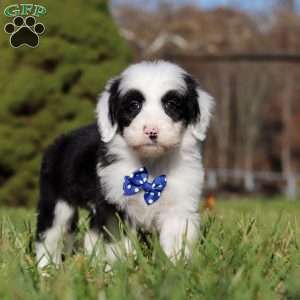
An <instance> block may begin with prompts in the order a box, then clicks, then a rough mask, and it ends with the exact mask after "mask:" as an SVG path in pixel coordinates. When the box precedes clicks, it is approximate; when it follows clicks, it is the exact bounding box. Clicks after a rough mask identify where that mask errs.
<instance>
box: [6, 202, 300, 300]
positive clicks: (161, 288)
mask: <svg viewBox="0 0 300 300" xmlns="http://www.w3.org/2000/svg"><path fill="white" fill-rule="evenodd" d="M299 220H300V205H299V202H298V203H297V202H294V203H291V202H285V201H281V202H279V201H278V202H277V201H276V202H275V201H264V202H258V201H255V200H251V201H241V200H240V201H239V202H237V201H235V202H233V201H226V202H225V201H224V203H221V202H217V205H216V208H215V210H214V211H212V212H210V213H203V214H202V228H201V239H199V242H198V244H197V245H196V246H195V249H194V251H193V255H192V258H191V261H189V262H188V263H185V261H183V260H179V261H178V262H177V264H176V265H173V264H172V263H171V262H170V261H169V260H168V259H167V258H166V257H165V255H164V253H163V252H162V250H161V248H160V247H159V244H158V239H157V238H156V237H155V236H154V237H153V238H149V243H150V245H151V247H150V248H149V247H146V245H144V244H142V243H137V242H136V240H133V241H134V244H135V248H136V252H137V259H136V260H134V259H133V257H131V256H130V257H125V256H123V255H121V257H120V259H119V260H118V261H117V262H116V263H115V265H114V266H113V268H112V270H111V271H109V272H104V261H103V257H98V258H96V257H93V258H90V257H87V256H85V255H84V251H83V249H82V247H81V246H79V249H78V251H77V253H76V255H74V256H71V257H67V258H66V260H65V262H64V264H63V266H62V267H61V268H60V269H56V268H55V267H54V266H50V267H48V268H47V269H44V270H43V271H42V273H41V274H40V273H39V271H38V270H37V268H36V263H35V258H34V255H33V250H32V243H31V242H30V241H32V239H33V236H34V213H32V212H31V211H26V210H24V209H4V208H2V210H0V229H1V230H0V245H1V247H0V282H1V284H0V299H22V300H27V299H28V300H29V299H30V300H34V299H48V300H56V299H59V300H65V299H110V300H114V299H116V300H119V299H124V300H125V299H145V300H148V299H149V300H150V299H157V300H159V299H175V300H176V299H178V300H179V299H200V300H201V299H205V300H210V299H212V300H216V299H217V300H218V299H222V300H226V299H230V300H241V299H243V300H252V299H253V300H256V299H264V300H268V299H270V300H275V299H300V286H299V278H300V253H299V242H300V240H299V225H300V223H299ZM87 221H88V220H87V219H86V218H81V224H80V232H79V237H78V241H77V244H78V245H82V240H83V235H84V232H85V227H86V223H87Z"/></svg>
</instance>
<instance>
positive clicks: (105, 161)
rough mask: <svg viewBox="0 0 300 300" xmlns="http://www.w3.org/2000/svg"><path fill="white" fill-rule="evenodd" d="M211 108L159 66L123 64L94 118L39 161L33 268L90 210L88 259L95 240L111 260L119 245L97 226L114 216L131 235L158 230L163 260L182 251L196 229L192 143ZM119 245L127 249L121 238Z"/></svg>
mask: <svg viewBox="0 0 300 300" xmlns="http://www.w3.org/2000/svg"><path fill="white" fill-rule="evenodd" d="M212 108H213V99H212V98H211V96H209V95H208V94H207V93H206V92H204V91H202V90H201V89H200V87H199V86H198V84H197V83H196V81H195V80H194V79H193V78H192V77H191V76H190V75H189V74H188V73H187V72H186V71H184V70H183V69H182V68H180V67H179V66H177V65H175V64H172V63H169V62H166V61H155V62H141V63H138V64H134V65H131V66H129V67H128V68H127V69H126V70H125V71H124V72H123V73H122V74H121V75H120V76H118V77H116V78H114V79H112V80H111V81H109V82H108V83H107V85H106V87H105V90H104V91H103V93H102V94H101V95H100V97H99V100H98V104H97V108H96V113H97V122H96V123H94V124H91V125H89V126H87V127H84V128H81V129H78V130H76V131H73V132H71V133H69V134H67V135H63V136H61V137H59V138H58V139H57V140H56V141H55V142H54V144H53V145H51V146H50V147H49V148H48V149H47V151H46V153H45V155H44V159H43V162H42V166H41V174H40V199H39V204H38V217H37V234H36V239H37V240H36V256H37V261H38V265H39V267H44V266H46V265H47V264H49V263H50V262H52V263H54V264H57V265H58V264H60V262H61V252H62V238H63V237H65V239H67V240H68V241H69V242H71V241H72V239H73V236H74V233H75V231H76V224H77V221H78V208H86V209H88V210H89V212H90V229H89V231H88V232H87V233H86V236H85V241H84V246H85V250H86V252H87V253H88V254H91V253H94V251H95V253H98V254H99V253H100V251H99V247H98V245H97V242H98V240H99V239H100V240H102V241H103V240H105V243H102V244H104V251H105V255H107V259H108V260H110V259H111V260H113V259H114V256H115V254H116V246H117V244H118V243H119V242H118V241H115V240H114V239H109V237H110V235H109V234H107V229H106V228H108V227H109V224H111V220H112V218H113V217H114V216H115V215H116V213H118V215H119V216H120V218H122V219H123V220H124V222H126V223H127V224H129V226H130V228H131V229H132V231H133V232H135V231H136V230H140V229H141V230H145V231H148V230H151V231H152V230H156V231H158V233H159V237H160V243H161V246H162V249H163V250H164V251H165V253H166V254H167V255H168V256H169V257H170V258H172V259H174V258H176V256H177V255H178V254H179V253H182V251H183V252H184V254H185V255H189V253H190V249H191V246H192V245H193V243H194V242H195V241H196V240H197V237H198V233H199V223H200V217H199V200H200V195H201V190H202V184H203V177H204V171H203V166H202V162H201V153H200V150H201V145H200V142H201V141H203V140H204V139H205V136H206V131H207V128H208V126H209V122H210V119H211V111H212ZM121 243H124V245H125V249H126V251H128V252H130V251H131V250H132V245H131V244H130V240H129V239H126V238H123V240H122V241H121ZM70 244H72V243H70ZM69 248H70V249H71V246H70V247H69Z"/></svg>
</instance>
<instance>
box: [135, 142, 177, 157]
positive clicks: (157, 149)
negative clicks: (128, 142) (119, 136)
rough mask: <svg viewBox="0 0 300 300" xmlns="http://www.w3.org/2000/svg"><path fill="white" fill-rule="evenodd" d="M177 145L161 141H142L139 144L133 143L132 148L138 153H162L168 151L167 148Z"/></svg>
mask: <svg viewBox="0 0 300 300" xmlns="http://www.w3.org/2000/svg"><path fill="white" fill-rule="evenodd" d="M176 146H177V144H175V145H173V144H172V145H163V144H161V143H158V142H156V141H155V142H147V143H143V144H139V145H135V146H133V149H134V150H135V151H137V152H139V153H144V154H146V153H147V154H151V153H153V154H155V153H156V154H162V153H165V152H168V151H169V150H172V149H174V148H175V147H176Z"/></svg>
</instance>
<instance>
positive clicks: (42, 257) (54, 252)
mask: <svg viewBox="0 0 300 300" xmlns="http://www.w3.org/2000/svg"><path fill="white" fill-rule="evenodd" d="M49 209H50V210H49ZM74 215H75V209H74V208H73V207H72V206H70V205H69V204H68V203H67V202H65V201H64V200H62V199H58V200H57V201H56V203H55V204H54V205H53V206H52V207H48V206H47V205H40V206H39V212H38V224H37V242H36V259H37V262H38V266H39V267H40V268H43V267H45V266H47V265H48V264H49V263H51V262H52V263H54V264H55V265H57V266H58V265H59V264H60V263H61V253H62V248H63V240H62V238H63V235H64V234H65V233H68V232H69V230H70V226H71V224H72V220H73V218H74Z"/></svg>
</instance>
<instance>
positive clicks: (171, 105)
mask: <svg viewBox="0 0 300 300" xmlns="http://www.w3.org/2000/svg"><path fill="white" fill-rule="evenodd" d="M164 105H165V108H166V109H167V110H177V109H179V108H180V105H179V103H178V101H176V99H169V100H167V101H166V102H165V103H164Z"/></svg>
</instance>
